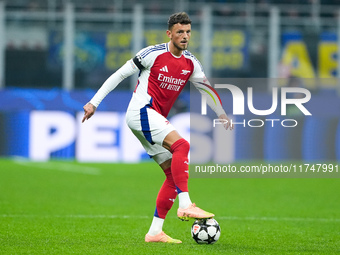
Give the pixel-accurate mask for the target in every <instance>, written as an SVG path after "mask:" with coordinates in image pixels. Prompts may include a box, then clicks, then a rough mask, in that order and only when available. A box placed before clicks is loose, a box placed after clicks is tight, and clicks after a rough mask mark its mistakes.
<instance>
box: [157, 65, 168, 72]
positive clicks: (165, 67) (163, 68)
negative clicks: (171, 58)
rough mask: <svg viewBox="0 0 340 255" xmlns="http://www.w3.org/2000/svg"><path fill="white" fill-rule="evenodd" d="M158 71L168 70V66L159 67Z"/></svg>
mask: <svg viewBox="0 0 340 255" xmlns="http://www.w3.org/2000/svg"><path fill="white" fill-rule="evenodd" d="M159 71H163V72H166V73H167V72H169V70H168V67H167V66H163V67H162V68H161V69H159Z"/></svg>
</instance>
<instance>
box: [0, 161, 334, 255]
mask: <svg viewBox="0 0 340 255" xmlns="http://www.w3.org/2000/svg"><path fill="white" fill-rule="evenodd" d="M162 182H163V173H162V172H161V170H160V168H158V167H157V165H156V164H155V163H153V162H152V163H141V164H80V163H76V162H59V161H51V162H46V163H37V162H28V161H15V160H6V159H2V160H0V254H71V253H74V254H339V253H340V202H339V201H340V179H315V178H314V179H278V178H277V179H269V178H267V179H250V178H248V179H226V178H224V179H204V178H202V179H193V178H191V179H190V183H189V189H190V194H191V198H192V200H193V201H194V202H196V204H197V205H198V206H200V207H202V208H203V209H206V210H208V211H212V212H214V213H215V214H216V217H215V219H216V220H217V221H218V222H219V223H220V225H221V229H222V232H221V238H220V240H219V241H218V242H217V243H216V244H213V245H198V244H196V243H195V242H194V240H193V239H192V238H191V236H190V227H191V224H192V223H193V222H192V221H190V222H181V221H179V220H178V219H177V218H176V210H177V206H178V202H177V201H176V202H175V205H174V208H173V209H172V210H171V211H170V212H169V215H168V218H167V219H166V221H165V224H164V230H165V232H166V233H167V234H169V235H170V236H172V237H174V238H178V239H181V240H182V241H183V243H182V244H179V245H174V244H160V243H145V242H144V235H145V234H146V232H147V231H148V229H149V225H150V223H151V220H152V217H153V212H154V208H155V200H156V196H157V192H158V190H159V188H160V186H161V184H162Z"/></svg>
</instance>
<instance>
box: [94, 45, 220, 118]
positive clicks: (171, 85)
mask: <svg viewBox="0 0 340 255" xmlns="http://www.w3.org/2000/svg"><path fill="white" fill-rule="evenodd" d="M138 71H139V77H138V82H137V86H136V88H135V90H134V93H133V96H132V99H131V101H130V104H129V107H128V110H138V111H139V110H140V109H142V108H143V107H150V108H152V109H154V110H155V111H157V112H158V113H160V114H161V115H162V116H164V117H167V115H168V113H169V111H170V109H171V107H172V106H173V104H174V102H175V101H176V99H177V97H178V95H179V94H180V93H181V91H182V89H183V88H184V86H185V84H186V83H187V82H188V80H190V81H192V83H193V84H194V86H195V87H196V88H197V89H198V90H199V91H200V92H201V93H202V94H203V95H205V96H206V98H207V104H208V105H209V106H210V108H211V109H212V110H214V111H215V112H216V114H217V116H220V115H221V114H225V111H224V110H223V107H222V102H221V99H220V97H219V96H218V94H217V92H216V91H215V90H214V89H213V87H211V86H210V84H209V81H208V80H207V79H206V78H205V75H204V72H203V69H202V66H201V64H200V63H199V61H198V60H197V59H196V58H195V56H194V55H192V54H191V53H190V52H189V51H186V50H185V51H183V53H182V55H181V56H180V57H178V56H175V55H173V54H172V53H171V52H170V51H169V43H163V44H159V45H155V46H149V47H147V48H145V49H142V50H141V51H139V52H138V53H137V55H136V56H135V57H134V58H133V59H130V60H128V61H127V62H126V63H125V64H124V65H123V66H122V67H121V68H120V69H118V70H117V71H116V72H115V73H113V74H112V75H111V76H110V77H109V78H108V79H107V80H106V81H105V82H104V84H103V85H102V86H101V87H100V89H99V90H98V91H97V93H96V94H95V95H94V97H93V98H92V99H91V101H90V103H91V104H93V105H94V106H95V107H98V105H99V104H100V102H101V101H102V100H103V99H104V98H105V97H106V95H107V94H108V93H110V92H111V91H112V90H113V89H115V88H116V86H117V85H118V84H119V83H120V82H121V81H122V80H124V79H125V78H126V77H129V76H130V75H132V74H134V73H136V72H138Z"/></svg>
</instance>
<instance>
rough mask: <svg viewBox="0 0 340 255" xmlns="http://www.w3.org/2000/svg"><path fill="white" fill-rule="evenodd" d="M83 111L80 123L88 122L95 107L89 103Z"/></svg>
mask: <svg viewBox="0 0 340 255" xmlns="http://www.w3.org/2000/svg"><path fill="white" fill-rule="evenodd" d="M83 109H84V117H83V120H82V121H81V122H82V123H83V122H84V121H85V120H88V119H89V118H91V117H92V115H93V114H94V113H95V111H96V109H97V107H95V106H94V105H93V104H91V103H87V104H86V105H84V107H83Z"/></svg>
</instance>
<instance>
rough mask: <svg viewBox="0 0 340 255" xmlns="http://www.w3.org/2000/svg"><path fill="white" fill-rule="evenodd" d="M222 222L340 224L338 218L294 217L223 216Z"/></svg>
mask: <svg viewBox="0 0 340 255" xmlns="http://www.w3.org/2000/svg"><path fill="white" fill-rule="evenodd" d="M217 218H218V219H221V220H248V221H301V222H303V221H306V222H308V221H309V222H340V219H337V218H294V217H237V216H221V217H217Z"/></svg>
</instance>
